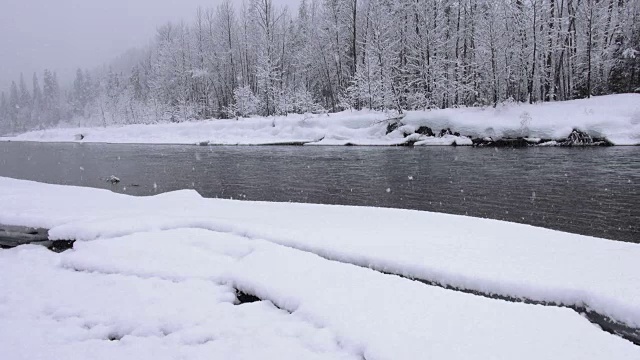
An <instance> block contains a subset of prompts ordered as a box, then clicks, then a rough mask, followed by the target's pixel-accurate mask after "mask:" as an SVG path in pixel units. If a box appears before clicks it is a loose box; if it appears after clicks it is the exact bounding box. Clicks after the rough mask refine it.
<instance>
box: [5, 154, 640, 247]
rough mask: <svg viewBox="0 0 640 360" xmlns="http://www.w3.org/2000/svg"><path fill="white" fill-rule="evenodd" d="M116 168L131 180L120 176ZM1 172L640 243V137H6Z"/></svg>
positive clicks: (143, 191)
mask: <svg viewBox="0 0 640 360" xmlns="http://www.w3.org/2000/svg"><path fill="white" fill-rule="evenodd" d="M110 175H116V176H118V177H119V178H120V179H121V180H122V182H121V183H120V184H117V185H111V184H110V183H108V182H106V181H105V179H106V178H107V177H109V176H110ZM0 176H10V177H15V178H22V179H29V180H36V181H43V182H49V183H58V184H70V185H82V186H92V187H100V188H107V189H111V190H113V191H116V192H121V193H127V194H132V195H149V194H155V193H158V192H164V191H171V190H177V189H183V188H193V189H195V190H197V191H198V192H199V193H200V194H202V195H203V196H206V197H224V198H234V199H241V200H265V201H294V202H310V203H323V204H345V205H364V206H383V207H395V208H408V209H418V210H428V211H438V212H446V213H453V214H462V215H469V216H475V217H487V218H493V219H501V220H508V221H513V222H520V223H527V224H531V225H536V226H543V227H547V228H552V229H558V230H563V231H569V232H574V233H580V234H585V235H592V236H598V237H604V238H610V239H617V240H624V241H634V242H640V220H639V219H640V209H639V207H640V148H639V147H613V148H585V149H582V148H530V149H486V148H485V149H478V148H469V147H419V148H405V147H402V148H390V147H314V146H305V147H197V146H164V145H108V144H38V143H0ZM430 226H437V224H432V225H430ZM425 231H428V228H425Z"/></svg>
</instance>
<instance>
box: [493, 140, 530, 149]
mask: <svg viewBox="0 0 640 360" xmlns="http://www.w3.org/2000/svg"><path fill="white" fill-rule="evenodd" d="M530 145H531V144H529V142H528V141H527V140H525V139H524V138H521V137H520V138H517V139H498V140H496V141H494V142H493V146H495V147H511V148H521V147H527V146H530Z"/></svg>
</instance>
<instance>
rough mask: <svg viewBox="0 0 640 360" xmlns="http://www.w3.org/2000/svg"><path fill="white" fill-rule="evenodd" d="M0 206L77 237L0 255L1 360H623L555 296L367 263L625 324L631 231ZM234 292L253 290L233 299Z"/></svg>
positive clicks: (12, 188) (636, 285)
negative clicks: (70, 245)
mask: <svg viewBox="0 0 640 360" xmlns="http://www.w3.org/2000/svg"><path fill="white" fill-rule="evenodd" d="M0 203H1V204H2V207H0V224H6V225H23V226H40V227H47V228H50V229H51V230H50V236H51V237H52V238H66V239H68V238H73V239H77V240H78V242H76V244H75V246H74V250H71V251H68V252H65V253H62V254H54V253H51V252H48V251H47V250H46V249H43V248H40V247H36V246H23V247H19V248H16V249H12V250H0V273H2V274H3V276H2V277H0V289H2V291H0V348H2V349H3V351H7V349H8V351H9V354H10V356H9V358H11V359H37V358H65V359H67V358H68V359H76V358H77V359H81V358H87V357H91V358H104V359H107V358H123V359H129V358H131V359H133V358H136V359H147V358H149V359H151V358H153V359H158V358H159V359H165V358H166V359H174V358H190V359H191V358H195V359H197V358H204V357H208V358H211V357H213V358H233V359H244V358H247V359H248V358H274V359H287V358H291V359H294V358H295V359H300V358H305V359H315V358H318V359H320V358H325V359H359V358H362V357H364V358H366V359H369V360H372V359H406V358H416V357H421V358H422V357H424V358H446V359H468V358H479V359H486V358H491V359H514V358H518V359H541V358H542V359H547V358H558V359H560V358H562V359H565V358H569V359H602V358H613V359H638V358H639V357H640V347H637V346H634V345H633V344H631V343H630V342H627V341H626V340H623V339H621V338H619V337H616V336H614V335H611V334H608V333H605V332H603V331H601V330H600V329H598V328H597V327H596V326H594V325H593V324H591V323H589V322H588V321H587V320H585V319H584V318H582V317H581V316H580V315H579V314H577V313H576V312H574V311H572V310H570V309H567V308H559V307H552V306H541V305H528V304H524V303H510V302H506V301H501V300H493V299H488V298H485V297H480V296H474V295H471V294H466V293H462V292H456V291H451V290H445V289H442V288H438V287H434V286H427V285H424V284H422V283H419V282H416V281H411V280H408V279H404V278H401V277H398V276H393V275H384V274H382V273H380V272H379V271H376V270H381V271H386V272H392V273H398V274H400V275H405V276H410V277H418V278H422V279H426V280H432V281H438V282H441V283H443V284H449V285H452V286H456V287H465V288H469V289H475V290H479V291H483V292H486V293H496V294H503V295H511V296H522V297H528V298H531V299H537V300H547V301H553V302H558V303H567V304H586V305H587V306H588V307H590V308H592V309H594V310H596V311H598V312H600V313H603V314H606V315H608V316H610V317H612V318H614V319H617V320H619V321H624V322H627V323H628V324H631V325H634V324H636V325H637V324H640V322H639V320H640V275H639V274H638V271H637V263H638V259H640V246H639V245H636V244H628V243H618V242H614V241H608V240H604V239H597V238H591V237H586V236H580V235H573V234H567V233H561V232H557V231H551V230H545V229H541V228H535V227H530V226H525V225H519V224H511V223H505V222H500V221H494V220H485V219H474V218H469V217H462V216H453V215H444V214H436V213H428V212H419V211H408V210H396V209H379V208H358V207H346V206H324V205H310V204H286V203H263V202H248V201H230V200H219V199H204V198H202V197H200V196H199V195H198V194H197V193H196V192H194V191H188V190H183V191H177V192H172V193H165V194H160V195H156V196H152V197H132V196H127V195H122V194H115V193H111V192H109V191H106V190H99V189H89V188H80V187H70V186H59V185H48V184H41V183H35V182H29V181H22V180H15V179H9V178H0ZM314 253H315V254H314ZM233 288H237V289H240V290H242V291H244V292H246V293H250V294H254V295H257V296H258V297H260V298H261V299H263V300H265V301H260V302H257V303H251V304H243V305H234V304H233V303H234V300H235V298H234V295H233V291H234V290H233ZM110 337H111V338H116V339H120V340H117V341H109V340H108V339H109V338H110Z"/></svg>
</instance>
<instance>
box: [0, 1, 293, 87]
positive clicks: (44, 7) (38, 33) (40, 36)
mask: <svg viewBox="0 0 640 360" xmlns="http://www.w3.org/2000/svg"><path fill="white" fill-rule="evenodd" d="M220 1H221V0H109V1H105V0H55V1H54V0H0V91H2V90H5V91H6V89H7V86H8V85H9V84H10V83H11V81H12V80H17V79H18V78H19V76H20V72H23V73H24V74H25V78H26V79H27V80H28V81H29V80H30V79H31V74H32V73H33V72H34V71H37V72H38V73H39V74H41V72H42V70H43V69H44V68H49V69H53V70H56V71H57V72H58V75H59V77H60V79H61V80H62V81H63V82H65V81H68V80H69V78H70V77H71V76H72V74H73V73H74V71H75V69H76V68H78V67H82V68H91V67H95V66H98V65H100V64H103V63H105V62H108V61H109V60H111V59H112V58H114V57H116V56H118V55H119V54H121V53H122V52H124V51H126V50H127V49H130V48H132V47H137V46H142V45H145V44H147V43H148V42H149V40H150V39H151V38H152V37H153V35H154V33H155V31H156V27H157V26H158V25H161V24H163V23H165V22H167V21H180V20H181V19H184V20H190V19H191V18H192V17H193V16H194V14H195V11H196V9H197V7H198V6H202V7H214V6H216V5H217V4H218V3H219V2H220ZM233 2H234V3H236V2H237V3H238V4H241V1H233ZM274 2H276V3H277V4H278V5H288V6H290V7H295V6H297V3H298V0H275V1H274Z"/></svg>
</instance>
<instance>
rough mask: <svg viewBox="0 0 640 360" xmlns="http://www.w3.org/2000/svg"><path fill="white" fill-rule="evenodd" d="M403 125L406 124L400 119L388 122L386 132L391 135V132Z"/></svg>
mask: <svg viewBox="0 0 640 360" xmlns="http://www.w3.org/2000/svg"><path fill="white" fill-rule="evenodd" d="M402 125H404V124H403V123H402V122H400V121H397V120H396V121H391V122H389V123H388V124H387V133H386V135H389V134H390V133H392V132H394V131H396V130H398V128H399V127H400V126H402Z"/></svg>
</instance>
